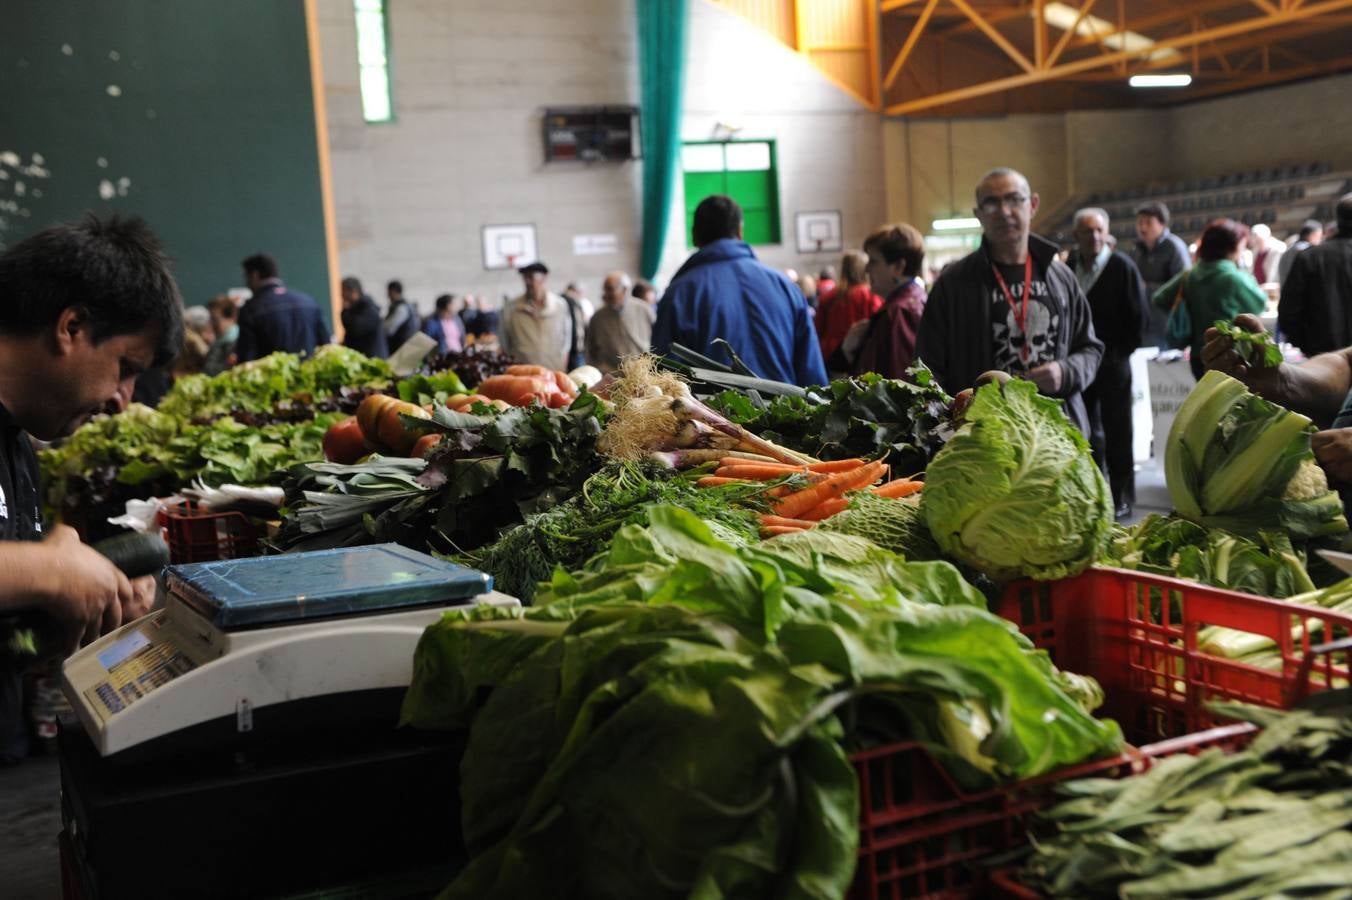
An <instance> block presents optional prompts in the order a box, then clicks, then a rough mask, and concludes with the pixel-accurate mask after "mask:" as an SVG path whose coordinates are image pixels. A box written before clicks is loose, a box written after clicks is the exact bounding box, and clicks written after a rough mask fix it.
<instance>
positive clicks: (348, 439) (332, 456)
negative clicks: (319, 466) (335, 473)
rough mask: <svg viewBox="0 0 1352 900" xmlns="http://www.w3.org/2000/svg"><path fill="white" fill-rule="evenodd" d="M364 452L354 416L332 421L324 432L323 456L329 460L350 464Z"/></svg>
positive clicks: (358, 427)
mask: <svg viewBox="0 0 1352 900" xmlns="http://www.w3.org/2000/svg"><path fill="white" fill-rule="evenodd" d="M366 452H367V451H366V444H365V442H364V441H363V440H362V433H361V426H360V425H358V424H357V418H356V416H353V417H351V418H347V419H344V420H343V421H341V422H334V423H333V424H332V425H330V426H329V430H328V431H326V432H324V458H325V459H327V460H328V461H329V462H336V463H342V464H343V465H345V466H350V465H352V464H353V463H355V462H356V461H357V460H359V459H361V458H362V457H363V456H365V455H366Z"/></svg>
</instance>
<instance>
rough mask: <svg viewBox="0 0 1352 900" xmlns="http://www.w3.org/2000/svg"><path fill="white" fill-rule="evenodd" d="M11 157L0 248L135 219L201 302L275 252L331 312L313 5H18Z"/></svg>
mask: <svg viewBox="0 0 1352 900" xmlns="http://www.w3.org/2000/svg"><path fill="white" fill-rule="evenodd" d="M0 154H4V155H3V156H0V172H3V173H4V174H5V175H8V176H9V177H8V178H3V177H0V220H3V222H2V223H0V244H5V245H8V244H13V243H14V242H16V241H18V240H19V239H21V238H23V237H24V236H26V235H28V234H31V233H32V232H34V231H37V230H40V229H41V228H43V227H45V226H47V225H49V224H51V223H53V222H59V221H64V220H69V219H73V218H76V217H78V216H80V215H81V214H82V213H83V212H85V211H86V210H93V211H96V212H99V213H105V214H106V213H109V212H113V211H117V212H124V213H134V214H136V215H140V216H142V217H143V218H145V219H146V220H147V221H148V222H149V223H150V225H151V227H153V228H154V229H155V231H156V232H157V233H158V234H159V235H160V237H161V239H162V240H163V241H164V242H165V245H166V247H167V248H168V250H169V253H170V255H171V256H172V257H173V259H174V271H175V275H176V276H177V278H178V281H179V285H180V286H181V287H182V289H183V295H184V299H185V300H186V301H187V302H188V303H189V304H198V303H204V302H206V301H207V300H208V299H210V298H211V296H212V295H214V294H216V293H220V292H222V291H224V290H225V289H227V288H229V287H234V286H240V285H242V283H243V280H242V275H241V273H240V267H239V262H240V260H242V259H243V258H244V257H245V256H248V255H249V254H251V253H255V252H259V251H264V252H268V253H271V254H273V255H274V256H276V257H277V259H278V261H279V262H280V264H281V268H282V277H283V278H284V279H285V280H286V281H287V283H288V284H290V285H291V286H293V287H295V288H297V289H298V290H302V291H305V292H306V293H309V294H312V295H313V296H314V297H315V299H316V300H318V301H319V304H320V306H321V308H323V310H324V312H325V315H326V316H327V315H328V314H329V302H328V300H329V296H328V295H329V289H328V264H327V256H326V249H325V243H324V220H323V206H322V196H321V188H320V179H319V159H318V150H317V147H316V141H315V120H314V106H313V95H312V93H311V86H310V63H309V54H308V50H307V38H306V30H305V13H304V4H303V2H302V0H230V2H225V3H222V2H218V0H117V2H97V3H96V2H75V0H49V2H22V3H11V4H6V10H5V15H4V27H3V28H0ZM10 154H13V155H12V156H11V155H10ZM34 154H37V155H38V157H39V158H40V159H41V161H42V162H41V164H40V166H39V169H40V170H45V171H46V172H48V173H49V174H48V175H47V176H46V177H41V175H40V172H35V171H34V170H33V155H34ZM16 156H17V158H18V162H17V165H14V164H13V163H14V157H16ZM101 160H102V162H103V163H104V165H101V163H100V161H101ZM19 182H22V183H23V188H22V189H21V190H22V193H18V192H17V190H16V186H17V184H18V183H19ZM104 182H106V184H103V192H104V194H107V193H111V194H112V196H111V197H106V196H101V193H100V186H101V183H104Z"/></svg>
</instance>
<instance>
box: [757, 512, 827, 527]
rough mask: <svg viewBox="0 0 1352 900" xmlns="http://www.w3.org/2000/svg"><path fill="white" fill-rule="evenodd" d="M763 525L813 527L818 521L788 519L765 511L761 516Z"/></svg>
mask: <svg viewBox="0 0 1352 900" xmlns="http://www.w3.org/2000/svg"><path fill="white" fill-rule="evenodd" d="M760 523H761V524H762V525H783V526H784V527H786V528H813V527H815V526H816V524H817V523H816V522H808V521H806V520H804V519H786V518H784V517H783V516H772V515H770V514H769V513H765V514H764V515H762V516H761V517H760Z"/></svg>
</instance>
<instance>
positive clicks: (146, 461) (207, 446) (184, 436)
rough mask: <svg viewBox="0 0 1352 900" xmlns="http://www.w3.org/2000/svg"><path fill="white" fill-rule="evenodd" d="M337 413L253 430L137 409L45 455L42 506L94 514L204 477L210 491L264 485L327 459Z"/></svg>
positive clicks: (40, 456)
mask: <svg viewBox="0 0 1352 900" xmlns="http://www.w3.org/2000/svg"><path fill="white" fill-rule="evenodd" d="M340 418H342V415H341V414H339V413H321V414H319V415H317V416H315V417H314V418H312V419H310V420H308V421H302V422H284V423H278V424H274V425H265V426H263V427H261V428H256V427H251V426H248V425H244V424H241V423H239V422H236V421H235V420H234V419H231V418H222V419H217V420H216V421H215V422H212V423H211V424H210V425H194V424H190V423H187V422H185V421H183V420H181V419H178V418H175V417H173V416H168V415H165V414H163V413H160V412H156V411H155V410H153V409H150V408H149V407H146V406H141V405H140V404H132V405H131V406H130V407H128V408H127V409H126V410H125V411H124V412H123V413H121V414H120V415H116V416H108V417H104V418H99V419H96V420H94V421H92V422H90V423H88V424H87V425H85V426H84V427H83V428H81V429H80V430H79V431H77V432H75V434H73V435H71V437H70V438H69V439H68V440H67V441H65V442H64V443H62V444H60V445H59V446H56V447H51V448H47V449H44V450H42V451H41V452H40V453H39V454H38V459H39V462H40V463H41V465H42V471H43V475H44V479H45V482H46V487H45V491H44V501H45V503H46V504H47V505H48V506H49V507H51V508H53V509H58V510H59V509H70V508H86V509H87V508H90V507H93V506H98V505H101V504H107V503H121V502H123V501H125V500H128V499H132V498H137V499H144V498H146V497H152V496H164V495H167V494H171V493H173V492H174V491H176V490H178V489H179V488H181V487H184V486H186V485H188V484H191V483H192V482H193V481H195V480H198V479H200V480H201V481H203V482H205V483H206V484H207V485H209V486H213V487H214V486H217V485H220V484H225V483H227V482H230V483H234V484H267V483H269V482H277V481H280V480H281V478H282V476H283V475H284V473H285V471H286V469H287V468H288V467H290V466H292V465H294V464H295V463H297V462H300V461H303V460H312V459H321V458H323V455H324V454H323V447H322V444H323V440H324V431H325V429H327V428H328V427H329V425H331V424H333V423H334V422H335V421H337V420H338V419H340Z"/></svg>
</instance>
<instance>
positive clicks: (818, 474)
mask: <svg viewBox="0 0 1352 900" xmlns="http://www.w3.org/2000/svg"><path fill="white" fill-rule="evenodd" d="M795 475H796V476H801V477H803V478H805V479H806V480H807V481H808V482H809V484H808V486H807V487H805V488H800V489H797V490H794V489H792V488H790V487H788V486H787V485H780V486H778V487H775V488H773V489H771V490H770V491H768V492H767V494H768V496H770V497H771V498H772V500H771V508H772V509H773V510H774V512H773V513H765V514H764V515H762V516H761V535H762V536H763V537H772V536H774V535H777V534H791V533H793V532H796V531H806V530H807V529H809V528H813V527H815V526H816V525H817V523H818V522H821V521H822V520H824V519H829V518H830V517H831V516H834V515H835V514H836V513H838V512H841V511H842V510H844V509H845V508H846V507H848V506H849V500H847V499H846V498H845V494H846V493H847V492H848V491H858V490H863V489H865V488H870V489H871V490H872V491H873V493H874V494H877V495H878V496H879V497H888V498H892V499H900V498H902V497H908V496H910V495H911V494H914V493H915V492H917V491H919V490H921V489H922V488H923V487H924V486H925V484H924V482H922V481H915V480H913V479H910V478H900V479H897V480H895V481H889V482H886V483H885V484H882V485H879V486H878V487H870V486H871V485H874V484H876V483H877V482H878V481H879V480H880V479H883V478H885V477H886V476H887V464H886V463H883V462H880V461H877V460H875V461H873V462H868V461H865V460H862V459H836V460H831V461H829V462H814V463H807V464H805V465H801V466H794V465H789V464H788V463H779V462H752V461H749V460H743V459H737V458H724V459H723V461H722V462H721V463H720V464H719V467H718V470H717V471H715V472H714V474H712V475H706V476H704V477H703V478H701V479H700V480H699V481H698V482H696V484H698V485H699V486H700V487H713V486H716V485H722V484H734V483H741V482H747V481H775V480H777V479H780V478H787V477H789V476H795Z"/></svg>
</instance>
